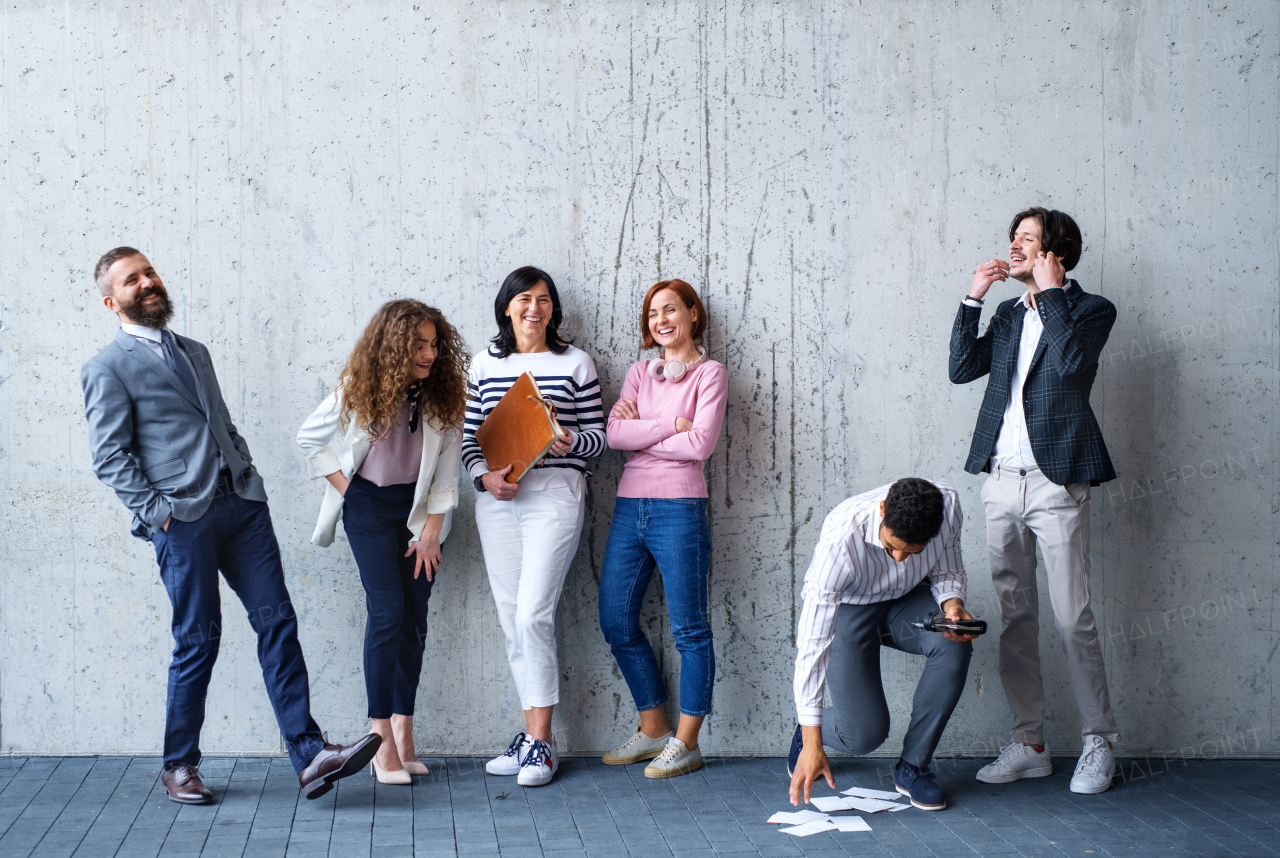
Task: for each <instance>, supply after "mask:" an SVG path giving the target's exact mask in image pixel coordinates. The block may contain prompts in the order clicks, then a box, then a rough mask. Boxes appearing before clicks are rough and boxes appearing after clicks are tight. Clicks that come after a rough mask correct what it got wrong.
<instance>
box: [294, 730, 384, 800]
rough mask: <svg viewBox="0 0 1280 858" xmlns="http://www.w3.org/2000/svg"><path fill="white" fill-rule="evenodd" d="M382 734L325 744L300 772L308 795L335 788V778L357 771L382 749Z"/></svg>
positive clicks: (318, 794) (301, 780) (301, 781)
mask: <svg viewBox="0 0 1280 858" xmlns="http://www.w3.org/2000/svg"><path fill="white" fill-rule="evenodd" d="M381 744H382V737H381V736H379V735H378V734H377V733H370V734H369V735H368V736H365V737H364V738H363V739H361V740H360V741H358V742H356V743H355V744H353V745H325V746H324V749H323V750H322V751H320V753H318V754H316V755H315V756H314V757H312V758H311V762H309V763H307V767H306V768H305V769H303V770H302V771H301V772H299V773H298V785H299V786H301V787H302V794H303V795H305V796H306V797H307V798H319V797H320V796H322V795H324V794H325V793H327V792H328V791H329V790H331V789H333V784H334V781H337V780H340V779H342V778H345V777H347V776H348V775H354V774H355V773H356V772H358V771H360V770H361V769H363V768H364V767H365V766H367V765H369V761H370V760H372V759H373V755H374V754H376V753H378V747H379V746H380V745H381Z"/></svg>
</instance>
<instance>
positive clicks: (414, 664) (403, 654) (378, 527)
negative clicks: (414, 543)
mask: <svg viewBox="0 0 1280 858" xmlns="http://www.w3.org/2000/svg"><path fill="white" fill-rule="evenodd" d="M414 488H415V485H414V484H413V483H403V484H400V485H394V486H379V485H376V484H374V483H372V482H370V481H369V480H366V479H365V478H364V477H362V476H360V475H359V474H356V475H355V476H354V477H353V478H352V479H351V484H350V485H349V486H348V487H347V494H346V496H345V498H344V499H343V511H342V522H343V528H344V529H345V530H346V532H347V541H348V542H350V543H351V553H352V554H354V555H355V558H356V566H358V567H359V568H360V583H362V584H364V595H365V609H366V612H367V614H368V617H367V620H366V622H365V627H364V686H365V693H366V694H367V695H368V698H369V717H370V718H390V717H391V716H392V715H412V714H413V704H414V700H415V699H417V696H418V679H419V677H421V675H422V654H423V652H424V651H425V650H426V647H427V600H428V599H430V598H431V582H430V581H428V580H427V573H426V572H425V571H420V572H419V573H418V577H417V578H415V577H413V565H414V558H413V557H412V556H410V557H405V556H404V554H405V552H406V551H408V550H409V540H410V539H412V538H413V534H412V533H410V532H409V528H408V527H406V526H405V521H407V520H408V518H409V512H410V511H411V509H412V507H413V494H414ZM438 572H439V570H438V569H437V574H438Z"/></svg>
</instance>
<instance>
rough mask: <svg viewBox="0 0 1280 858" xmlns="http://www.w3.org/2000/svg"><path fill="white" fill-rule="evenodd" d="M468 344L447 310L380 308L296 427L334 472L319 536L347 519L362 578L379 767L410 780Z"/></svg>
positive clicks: (458, 454)
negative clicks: (334, 383) (330, 388)
mask: <svg viewBox="0 0 1280 858" xmlns="http://www.w3.org/2000/svg"><path fill="white" fill-rule="evenodd" d="M469 363H470V359H469V356H468V355H467V353H466V350H465V344H464V343H463V342H462V338H461V337H460V336H459V335H458V332H457V331H456V330H455V329H454V327H453V326H452V325H450V324H449V322H448V321H446V320H445V317H444V315H443V314H442V313H441V312H440V311H439V310H437V309H435V308H434V307H428V306H427V305H426V304H423V303H422V302H421V301H414V300H410V299H401V300H398V301H390V302H388V303H386V304H383V305H382V307H381V308H379V310H378V311H377V312H376V313H374V315H373V319H371V320H370V321H369V324H368V326H367V327H366V328H365V329H364V333H363V334H362V335H361V336H360V340H359V341H358V342H357V343H356V347H355V349H354V350H353V351H352V352H351V356H350V357H349V358H347V364H346V366H345V367H344V368H343V370H342V375H341V378H340V380H339V382H338V387H337V389H336V390H334V392H333V393H332V394H330V395H329V397H328V398H327V399H325V401H324V402H322V403H321V404H320V407H319V408H317V409H316V410H315V412H314V413H312V415H311V416H310V417H308V418H307V421H306V423H304V424H303V425H302V428H301V429H300V430H298V445H299V446H300V447H302V450H303V452H304V453H305V454H306V456H307V459H308V461H309V463H310V465H311V468H312V470H313V471H314V473H315V475H316V476H317V477H324V478H325V479H326V480H328V481H329V487H328V488H327V489H326V490H325V497H324V502H323V503H322V504H321V506H320V520H319V522H317V524H316V531H315V534H314V535H313V536H312V537H311V541H312V542H313V543H315V544H316V545H320V546H324V547H327V546H329V545H331V544H332V543H333V537H334V530H335V529H336V527H337V524H338V519H339V518H342V519H344V524H343V527H344V529H345V530H346V532H347V540H348V541H349V542H350V543H351V553H352V554H354V555H355V559H356V565H357V566H358V567H359V569H360V581H361V582H362V583H363V584H364V591H365V596H366V600H365V604H366V608H367V611H368V622H367V624H366V625H365V633H364V676H365V690H366V693H367V694H368V698H369V717H370V718H371V719H372V720H373V732H375V733H377V734H378V735H380V736H381V737H382V747H381V748H380V749H379V750H378V754H377V756H376V757H374V760H373V774H374V775H375V776H376V777H377V778H378V780H379V781H380V782H382V783H391V784H408V783H410V782H411V781H412V778H411V777H410V775H413V774H419V775H425V774H427V773H428V772H427V767H426V766H424V765H423V764H422V763H421V762H419V760H418V757H417V754H416V753H415V752H414V745H413V707H414V700H415V698H416V697H417V693H418V678H419V675H420V674H421V672H422V654H423V651H424V649H425V648H426V637H427V600H428V598H430V596H431V584H432V581H433V580H434V578H435V574H436V572H437V571H438V570H439V568H440V546H441V544H442V543H443V542H444V540H445V537H446V536H448V535H449V522H450V517H451V515H452V510H453V508H454V507H456V506H457V505H458V463H459V462H460V461H461V459H462V421H463V415H464V414H465V411H466V400H467V371H468V365H469Z"/></svg>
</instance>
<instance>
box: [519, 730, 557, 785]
mask: <svg viewBox="0 0 1280 858" xmlns="http://www.w3.org/2000/svg"><path fill="white" fill-rule="evenodd" d="M559 767H560V752H559V751H557V750H556V743H555V739H552V740H551V744H550V745H548V744H547V743H546V742H544V741H542V740H541V739H534V740H533V743H532V744H530V745H529V750H528V751H526V752H525V755H524V759H523V760H521V761H520V776H519V777H517V778H516V783H518V784H520V786H524V787H536V786H543V785H544V784H549V783H551V776H552V775H554V774H555V773H556V770H557V769H559Z"/></svg>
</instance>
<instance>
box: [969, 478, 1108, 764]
mask: <svg viewBox="0 0 1280 858" xmlns="http://www.w3.org/2000/svg"><path fill="white" fill-rule="evenodd" d="M982 503H983V506H984V507H985V508H986V516H987V550H988V552H989V554H990V557H991V579H992V582H993V583H994V585H995V591H996V598H998V599H999V600H1000V612H1001V614H1002V616H1003V618H1004V629H1003V631H1001V633H1000V680H1001V682H1002V683H1003V684H1004V691H1005V696H1006V697H1007V698H1008V700H1009V705H1010V707H1012V709H1013V714H1014V717H1015V718H1016V719H1017V723H1016V724H1015V725H1014V728H1013V741H1015V742H1024V743H1026V744H1029V745H1043V744H1044V713H1045V696H1044V680H1043V679H1042V678H1041V674H1040V648H1039V635H1040V622H1039V594H1038V591H1037V586H1036V545H1037V543H1038V544H1039V546H1040V551H1041V552H1042V553H1043V554H1044V563H1045V572H1046V576H1047V578H1048V581H1049V601H1050V602H1051V603H1052V605H1053V617H1054V621H1055V622H1056V624H1057V626H1058V634H1060V635H1061V636H1062V646H1063V649H1065V650H1066V655H1067V668H1068V671H1069V673H1070V676H1071V687H1072V690H1073V691H1074V692H1075V697H1076V705H1077V706H1078V707H1079V709H1080V721H1081V733H1082V734H1083V735H1085V736H1090V735H1094V736H1101V737H1102V738H1104V739H1106V740H1107V741H1108V742H1112V743H1114V742H1116V741H1118V740H1119V738H1120V733H1119V731H1118V729H1117V727H1116V721H1115V717H1114V716H1113V715H1112V714H1111V702H1110V699H1109V696H1108V693H1107V674H1106V668H1105V667H1104V666H1103V662H1102V645H1101V643H1100V642H1099V639H1098V627H1097V623H1096V622H1095V620H1094V617H1093V609H1092V608H1090V606H1089V486H1088V484H1087V483H1072V484H1070V485H1067V486H1060V485H1057V484H1056V483H1053V482H1052V481H1050V480H1049V478H1048V477H1046V476H1045V475H1044V474H1043V473H1041V472H1040V469H1039V468H1035V467H1031V468H1010V467H1004V468H1001V467H1000V466H998V465H996V464H994V463H993V464H992V466H991V474H990V476H988V477H987V480H986V482H985V483H983V486H982Z"/></svg>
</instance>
